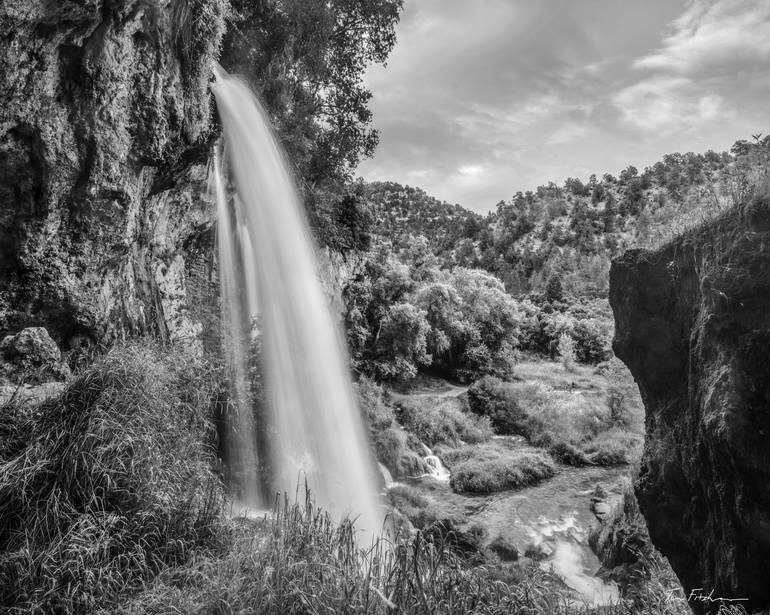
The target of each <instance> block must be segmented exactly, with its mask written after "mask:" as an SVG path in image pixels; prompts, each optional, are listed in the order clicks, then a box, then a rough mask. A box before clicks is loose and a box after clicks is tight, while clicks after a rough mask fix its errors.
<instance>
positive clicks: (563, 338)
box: [558, 333, 575, 372]
mask: <svg viewBox="0 0 770 615" xmlns="http://www.w3.org/2000/svg"><path fill="white" fill-rule="evenodd" d="M558 352H559V357H560V358H561V364H562V365H563V366H564V369H565V370H566V371H568V372H572V371H575V340H573V339H572V336H571V335H569V334H568V333H562V334H561V335H560V336H559V345H558Z"/></svg>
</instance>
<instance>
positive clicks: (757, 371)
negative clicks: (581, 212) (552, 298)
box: [610, 198, 770, 611]
mask: <svg viewBox="0 0 770 615" xmlns="http://www.w3.org/2000/svg"><path fill="white" fill-rule="evenodd" d="M610 303H611V305H612V308H613V311H614V314H615V324H616V334H615V340H614V344H613V347H614V350H615V353H616V354H617V356H618V357H619V358H620V359H622V360H623V362H624V363H626V365H628V367H629V369H630V370H631V373H632V374H633V376H634V378H635V379H636V381H637V383H638V385H639V390H640V392H641V394H642V399H643V401H644V405H645V409H646V419H645V425H646V443H645V450H644V454H643V459H642V465H641V470H640V476H639V478H638V480H637V483H636V485H635V490H636V494H637V497H638V500H639V505H640V507H641V510H642V513H643V514H644V516H645V518H646V520H647V525H648V527H649V532H650V536H651V538H652V541H653V543H654V544H655V546H656V547H657V548H658V549H659V550H660V551H661V552H662V553H663V554H664V555H666V556H667V557H668V559H669V560H670V562H671V565H672V567H673V569H674V571H675V572H676V574H677V575H678V576H679V578H680V580H681V581H682V584H683V585H684V588H685V590H686V591H685V593H686V594H689V592H690V590H692V589H695V588H703V591H704V593H705V594H708V593H709V592H711V590H713V591H714V594H713V595H714V596H718V597H722V598H748V599H749V601H748V602H744V603H742V604H743V606H745V607H746V608H747V609H748V610H749V611H751V610H752V609H763V608H767V607H768V606H770V309H769V308H770V199H767V198H763V199H757V200H755V201H754V202H752V203H751V204H749V205H748V206H744V207H741V208H740V209H739V210H738V211H734V212H731V213H729V214H726V215H724V216H723V217H721V218H719V219H717V220H714V221H712V222H709V223H708V224H706V225H705V226H702V227H701V228H698V229H696V230H693V231H690V232H688V233H686V234H685V235H683V236H682V237H680V238H678V239H677V240H675V241H673V242H671V243H670V244H669V245H667V246H665V247H663V248H661V249H660V250H658V251H655V252H649V251H644V250H631V251H629V252H627V253H626V254H625V255H623V256H622V257H621V258H619V259H618V260H616V261H615V262H614V263H613V265H612V270H611V273H610ZM693 606H694V607H695V608H699V607H700V605H698V604H695V605H693Z"/></svg>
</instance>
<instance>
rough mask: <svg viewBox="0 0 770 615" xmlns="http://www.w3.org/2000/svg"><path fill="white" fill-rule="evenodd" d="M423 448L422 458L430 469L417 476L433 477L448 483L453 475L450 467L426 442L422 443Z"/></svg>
mask: <svg viewBox="0 0 770 615" xmlns="http://www.w3.org/2000/svg"><path fill="white" fill-rule="evenodd" d="M422 449H423V458H422V459H423V461H424V462H425V465H426V466H427V467H428V471H427V472H426V473H425V474H422V475H420V476H418V477H417V478H432V479H433V480H436V481H438V482H440V483H448V482H449V479H450V478H451V477H452V474H451V472H449V469H448V468H447V467H446V466H445V465H444V463H443V462H442V461H441V459H440V458H439V457H438V455H435V454H434V453H433V451H432V450H430V448H428V447H427V446H426V445H425V444H423V445H422Z"/></svg>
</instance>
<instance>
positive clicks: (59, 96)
mask: <svg viewBox="0 0 770 615" xmlns="http://www.w3.org/2000/svg"><path fill="white" fill-rule="evenodd" d="M226 10H227V2H226V0H200V1H196V2H188V1H186V0H179V1H178V2H166V1H162V2H141V1H137V0H84V1H78V2H75V1H74V0H59V1H57V2H29V1H27V0H7V1H4V2H3V3H2V6H0V335H4V334H7V333H8V332H12V331H17V330H19V329H21V328H23V327H25V326H29V325H32V324H44V325H45V326H46V327H47V328H48V330H49V331H50V333H51V335H52V336H53V338H54V339H55V340H57V341H58V342H59V343H60V344H62V348H64V349H70V347H71V346H73V343H71V342H72V341H73V340H75V339H78V340H82V339H88V340H90V341H91V342H110V341H113V340H116V339H121V338H123V337H125V336H127V335H130V334H132V333H141V332H145V331H151V332H153V333H155V334H158V335H160V336H161V337H163V338H165V339H168V340H175V339H180V340H182V341H183V340H184V339H186V338H188V337H189V336H190V335H191V334H194V333H196V332H197V331H198V330H199V329H200V327H201V323H202V322H203V321H204V318H203V316H202V315H201V314H200V312H201V310H202V308H203V305H202V304H201V302H200V301H196V300H192V299H198V297H195V298H192V299H191V297H190V296H189V295H190V294H191V293H190V289H191V287H193V286H197V287H201V286H203V285H205V284H206V282H207V278H206V276H207V274H208V273H209V271H208V269H210V267H209V268H207V267H205V266H201V260H202V259H203V260H205V259H206V258H208V260H209V261H210V255H211V254H212V252H213V251H212V250H211V245H210V244H211V238H210V234H209V230H210V227H211V224H212V220H213V214H212V212H213V207H212V205H211V203H210V202H209V200H208V198H207V197H206V194H205V192H206V191H205V187H206V186H205V181H206V164H207V158H208V152H209V150H210V143H211V141H212V139H213V138H214V137H215V136H216V135H215V134H214V133H213V132H212V127H211V125H210V118H211V109H210V102H209V101H210V96H209V93H208V87H207V82H208V80H209V75H210V67H211V63H212V61H213V59H214V57H215V55H216V54H217V51H218V46H219V42H220V40H221V37H222V33H223V30H224V20H225V14H226ZM209 277H210V276H209ZM193 294H194V293H193ZM207 296H210V297H216V293H207Z"/></svg>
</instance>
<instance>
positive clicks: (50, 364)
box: [0, 327, 70, 383]
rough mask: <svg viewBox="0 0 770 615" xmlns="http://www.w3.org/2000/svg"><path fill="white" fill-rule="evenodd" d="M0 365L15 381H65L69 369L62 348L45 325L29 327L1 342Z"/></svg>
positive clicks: (5, 374) (6, 374)
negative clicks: (0, 360)
mask: <svg viewBox="0 0 770 615" xmlns="http://www.w3.org/2000/svg"><path fill="white" fill-rule="evenodd" d="M0 357H1V358H2V363H0V368H1V369H2V372H3V375H4V376H6V377H8V378H9V379H10V380H11V381H13V382H22V381H23V382H27V383H39V382H46V381H51V380H64V379H65V378H66V377H67V376H69V374H70V371H69V368H68V367H67V366H66V365H63V364H62V362H61V351H60V350H59V347H58V346H57V345H56V342H54V341H53V340H52V339H51V336H50V335H48V331H46V330H45V328H43V327H28V328H26V329H23V330H22V331H19V332H18V333H17V334H16V335H8V336H6V337H5V338H4V339H3V341H2V342H0Z"/></svg>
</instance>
